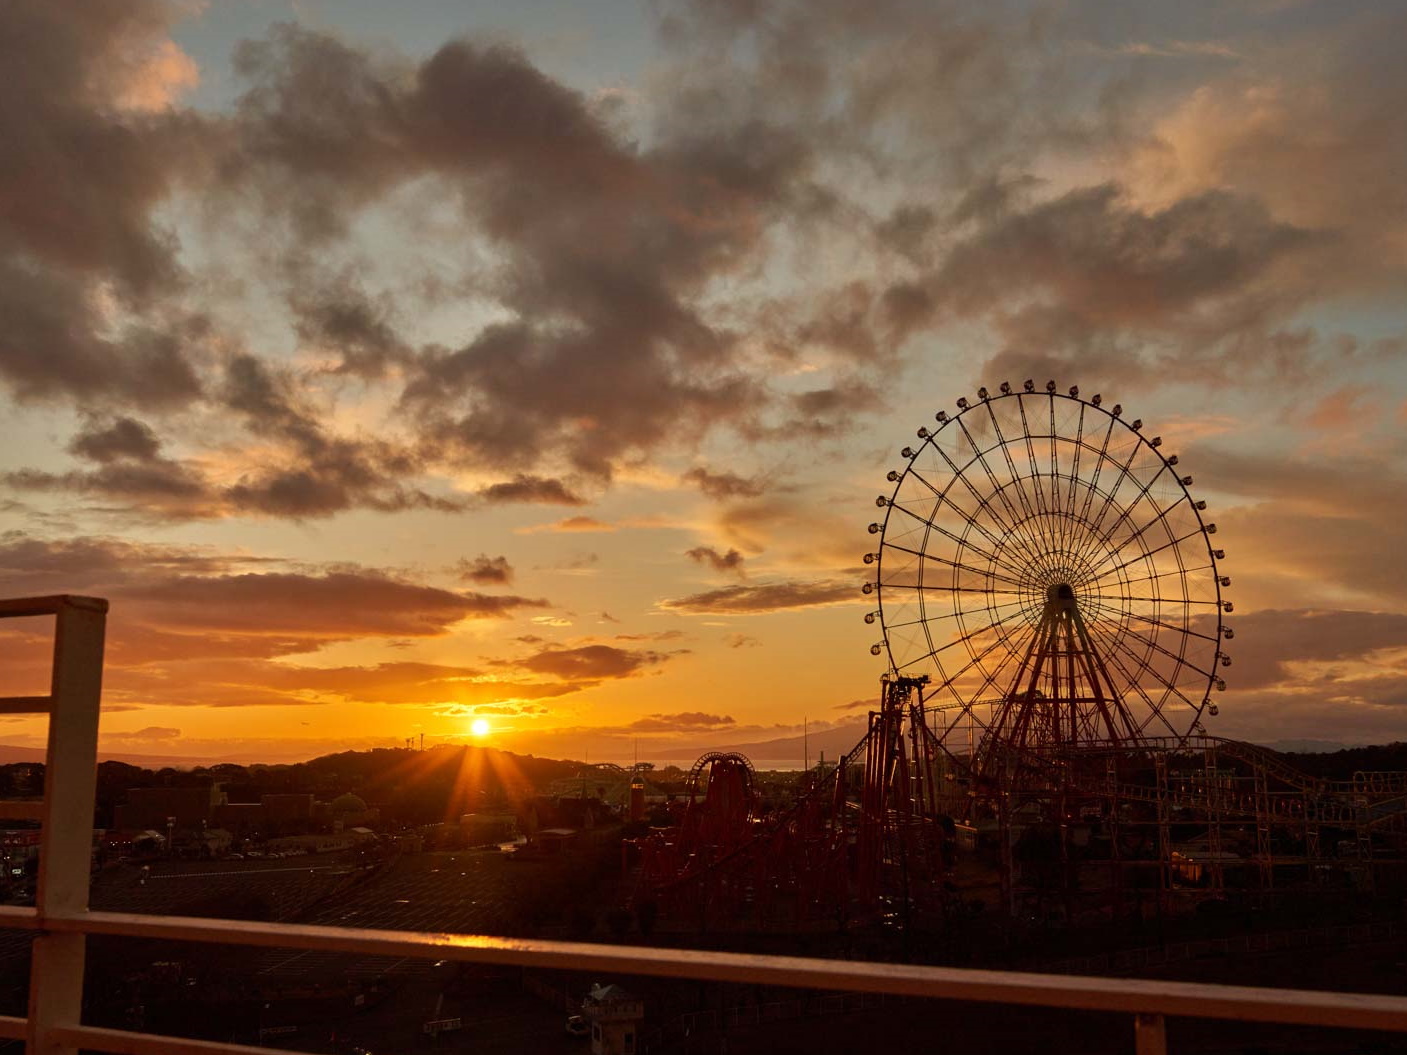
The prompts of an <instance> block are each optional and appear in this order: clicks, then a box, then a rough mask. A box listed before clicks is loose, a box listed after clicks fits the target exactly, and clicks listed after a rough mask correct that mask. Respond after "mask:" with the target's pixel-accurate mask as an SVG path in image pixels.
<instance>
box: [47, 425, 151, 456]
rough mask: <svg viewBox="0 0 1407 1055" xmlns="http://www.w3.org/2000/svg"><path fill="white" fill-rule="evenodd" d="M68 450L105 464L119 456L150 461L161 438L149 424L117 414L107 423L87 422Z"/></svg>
mask: <svg viewBox="0 0 1407 1055" xmlns="http://www.w3.org/2000/svg"><path fill="white" fill-rule="evenodd" d="M68 449H69V450H70V451H72V452H73V453H74V454H76V455H78V456H79V457H82V458H87V459H88V460H89V461H94V462H100V463H104V464H105V463H107V462H111V461H115V460H117V459H120V458H130V459H132V460H133V461H138V462H151V461H155V460H156V457H157V455H158V453H159V452H160V450H161V441H160V440H159V439H157V437H156V433H155V432H153V431H152V430H151V428H150V427H149V426H147V425H145V424H143V423H142V422H140V421H137V420H135V419H133V418H125V417H120V418H117V419H116V420H114V421H112V422H111V423H109V424H107V425H98V424H97V423H95V422H89V423H88V425H87V426H86V427H85V428H84V429H83V430H82V431H81V432H79V433H78V435H76V436H74V438H73V440H72V441H71V442H70V443H69V446H68Z"/></svg>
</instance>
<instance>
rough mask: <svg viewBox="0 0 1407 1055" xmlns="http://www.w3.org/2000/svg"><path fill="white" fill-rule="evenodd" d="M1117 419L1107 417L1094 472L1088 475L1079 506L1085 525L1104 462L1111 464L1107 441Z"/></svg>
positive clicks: (1110, 437)
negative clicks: (1106, 425) (1106, 424)
mask: <svg viewBox="0 0 1407 1055" xmlns="http://www.w3.org/2000/svg"><path fill="white" fill-rule="evenodd" d="M1117 421H1118V419H1117V418H1115V417H1114V416H1113V415H1112V414H1111V415H1110V416H1109V425H1108V427H1107V428H1106V429H1105V430H1104V439H1103V441H1102V442H1101V443H1100V445H1099V453H1098V456H1097V457H1096V458H1095V461H1094V472H1092V473H1091V474H1090V478H1089V486H1088V487H1087V488H1085V498H1084V502H1083V503H1082V504H1081V506H1080V520H1081V521H1082V522H1084V523H1086V524H1088V523H1089V522H1090V519H1089V512H1090V507H1091V506H1092V505H1093V504H1094V496H1095V494H1096V493H1097V492H1098V489H1099V476H1100V473H1102V472H1103V471H1104V465H1105V463H1106V462H1112V461H1113V459H1112V458H1110V457H1109V441H1110V440H1111V439H1113V438H1114V425H1115V424H1116V423H1117Z"/></svg>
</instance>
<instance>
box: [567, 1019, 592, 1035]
mask: <svg viewBox="0 0 1407 1055" xmlns="http://www.w3.org/2000/svg"><path fill="white" fill-rule="evenodd" d="M590 1035H591V1027H590V1026H589V1025H587V1022H586V1019H584V1018H582V1017H581V1016H580V1015H572V1016H571V1018H569V1019H567V1036H569V1037H586V1036H590Z"/></svg>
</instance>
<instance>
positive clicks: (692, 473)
mask: <svg viewBox="0 0 1407 1055" xmlns="http://www.w3.org/2000/svg"><path fill="white" fill-rule="evenodd" d="M680 480H682V481H683V482H684V483H687V484H693V485H694V486H695V487H697V488H698V489H699V490H700V491H702V492H703V493H704V494H706V495H707V496H708V497H709V498H756V497H757V496H758V495H760V494H761V493H762V485H761V484H759V483H758V482H757V481H755V480H749V479H747V478H745V477H742V476H738V475H737V474H736V473H715V472H710V471H709V470H708V469H706V468H704V467H703V466H701V465H699V466H695V467H694V468H692V469H690V470H689V471H688V472H686V473H685V474H684V475H683V476H681V477H680Z"/></svg>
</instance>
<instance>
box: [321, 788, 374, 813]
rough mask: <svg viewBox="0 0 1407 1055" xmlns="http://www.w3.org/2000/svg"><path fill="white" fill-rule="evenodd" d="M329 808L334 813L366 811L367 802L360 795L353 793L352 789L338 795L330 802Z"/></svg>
mask: <svg viewBox="0 0 1407 1055" xmlns="http://www.w3.org/2000/svg"><path fill="white" fill-rule="evenodd" d="M328 808H329V809H330V810H332V812H333V813H365V812H366V802H365V801H364V800H363V799H362V798H361V797H360V796H358V795H353V794H352V793H351V792H350V791H349V792H347V793H346V794H345V795H338V796H337V797H336V798H335V799H333V800H332V801H331V802H329V803H328Z"/></svg>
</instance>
